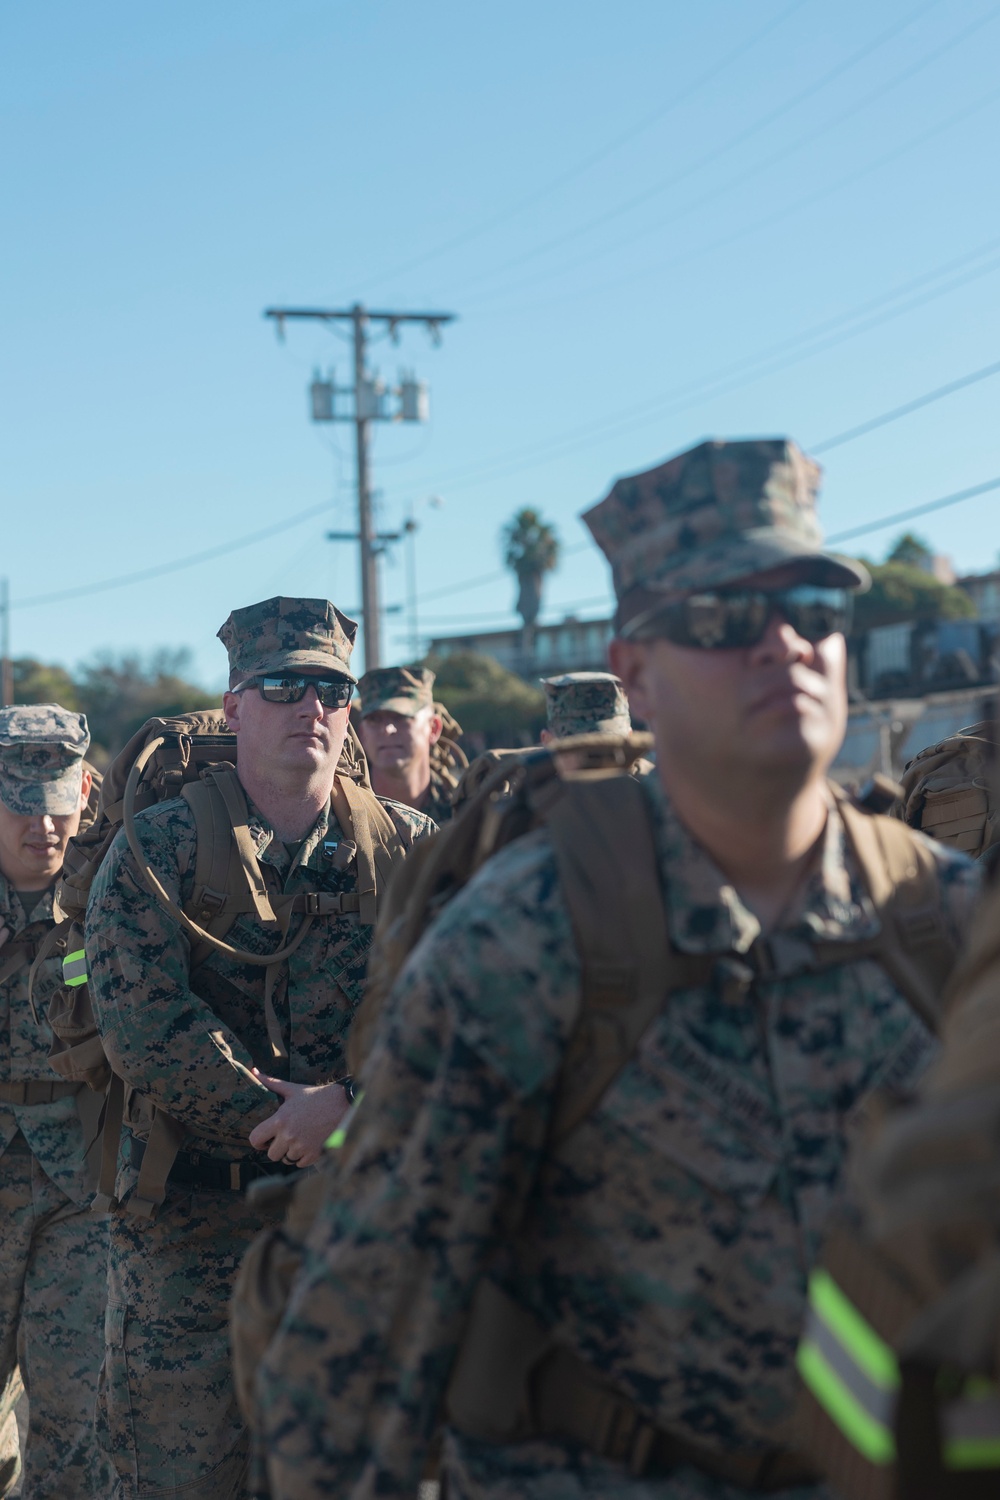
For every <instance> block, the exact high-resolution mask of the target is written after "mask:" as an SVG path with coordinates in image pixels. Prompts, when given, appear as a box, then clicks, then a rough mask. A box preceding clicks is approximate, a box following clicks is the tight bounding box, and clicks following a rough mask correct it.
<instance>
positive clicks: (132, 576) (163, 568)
mask: <svg viewBox="0 0 1000 1500" xmlns="http://www.w3.org/2000/svg"><path fill="white" fill-rule="evenodd" d="M329 508H330V502H329V500H324V501H323V503H322V505H311V506H310V507H309V509H308V510H301V511H299V513H298V515H295V516H287V517H286V518H285V519H284V520H282V521H279V522H277V524H276V525H274V526H265V527H264V529H263V531H254V532H251V533H250V535H249V536H243V537H237V538H236V540H235V541H232V540H230V541H227V542H221V543H220V544H219V545H218V546H217V547H208V548H206V550H205V551H204V552H192V553H189V554H188V556H187V557H176V558H174V560H173V562H166V563H157V564H155V565H154V566H153V567H151V568H142V569H140V570H139V572H137V573H120V574H119V575H118V576H117V577H116V578H104V579H102V580H101V582H100V583H81V584H77V585H76V586H75V587H74V588H69V589H58V590H56V592H55V593H52V594H33V595H32V596H31V597H30V598H28V599H15V600H14V602H13V604H12V605H11V608H12V609H33V608H35V606H36V605H41V604H61V603H62V602H63V600H64V599H82V598H83V597H84V596H85V595H87V594H101V593H104V592H105V591H106V590H108V589H121V588H125V587H126V585H128V584H130V583H144V582H145V581H146V580H147V579H149V578H161V577H162V576H163V574H165V573H178V572H180V571H181V569H182V568H193V567H195V565H196V564H198V563H203V562H211V561H212V559H213V558H216V557H228V556H229V554H230V553H231V552H237V551H239V550H240V548H242V547H252V546H253V544H254V543H255V542H263V541H266V540H267V538H268V537H272V536H277V535H278V534H279V532H283V531H288V530H289V529H290V528H291V527H292V526H301V525H302V523H303V521H309V520H312V519H313V517H315V516H319V515H322V513H323V512H324V511H325V510H329Z"/></svg>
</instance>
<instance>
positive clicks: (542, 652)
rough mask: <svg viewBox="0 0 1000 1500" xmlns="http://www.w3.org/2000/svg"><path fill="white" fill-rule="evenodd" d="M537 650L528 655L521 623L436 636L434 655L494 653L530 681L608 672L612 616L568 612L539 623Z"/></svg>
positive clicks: (489, 654)
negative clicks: (548, 622) (587, 617)
mask: <svg viewBox="0 0 1000 1500" xmlns="http://www.w3.org/2000/svg"><path fill="white" fill-rule="evenodd" d="M534 634H535V640H534V651H533V652H532V653H531V654H530V655H525V651H524V636H523V632H522V630H521V627H520V626H515V627H513V628H512V629H510V630H485V631H479V632H470V633H469V634H467V635H442V636H435V638H434V639H433V640H432V641H431V643H430V647H429V650H430V653H431V654H432V655H433V656H453V655H454V654H455V652H457V651H478V652H480V653H481V654H482V655H483V656H492V657H493V659H494V661H498V662H499V663H500V665H501V666H502V667H506V668H507V670H508V672H516V673H517V675H518V676H519V677H524V678H526V679H528V680H529V681H530V680H531V679H533V678H537V677H550V676H552V675H553V674H554V673H556V672H604V671H606V670H607V666H608V642H609V641H610V639H611V636H612V634H613V629H612V623H611V620H610V619H606V620H578V619H577V618H576V616H575V615H567V616H566V618H565V619H564V620H560V621H559V622H558V623H557V624H555V625H537V626H536V627H535V632H534Z"/></svg>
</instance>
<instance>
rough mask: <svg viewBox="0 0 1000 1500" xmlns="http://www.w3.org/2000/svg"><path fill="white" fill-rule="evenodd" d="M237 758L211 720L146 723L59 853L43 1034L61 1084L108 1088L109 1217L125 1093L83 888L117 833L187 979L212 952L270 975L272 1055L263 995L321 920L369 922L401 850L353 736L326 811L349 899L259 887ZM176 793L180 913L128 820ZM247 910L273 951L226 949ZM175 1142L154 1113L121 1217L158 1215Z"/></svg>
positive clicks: (228, 737)
mask: <svg viewBox="0 0 1000 1500" xmlns="http://www.w3.org/2000/svg"><path fill="white" fill-rule="evenodd" d="M235 756H236V736H235V735H234V734H233V733H232V732H231V731H230V730H229V728H228V726H227V725H226V722H225V720H224V719H223V718H221V717H220V715H219V714H217V713H212V712H198V713H189V714H179V715H177V716H176V717H174V718H169V719H150V720H149V721H148V722H147V723H146V724H144V725H143V726H142V728H141V729H139V730H137V731H136V733H135V734H134V735H133V736H132V738H131V739H130V740H129V742H128V744H127V745H126V746H125V747H124V749H123V750H122V751H121V752H120V753H119V754H118V755H117V756H116V757H115V759H114V761H113V762H112V764H111V765H110V767H109V768H108V771H107V773H106V775H105V777H104V783H103V786H102V789H101V798H100V804H99V807H98V812H97V816H96V818H95V819H94V822H93V823H92V824H91V826H90V827H89V828H87V829H86V830H85V831H82V832H81V833H80V834H78V836H77V837H76V838H75V839H72V840H71V841H70V844H69V847H68V849H67V852H66V861H65V865H64V869H63V875H62V879H61V880H60V882H59V886H58V888H57V891H56V916H57V918H58V919H59V925H58V926H57V927H56V928H55V929H54V931H53V942H55V941H60V942H63V943H64V944H65V958H64V960H63V987H62V989H61V990H57V991H56V992H55V994H54V995H53V997H52V999H51V1001H50V1004H49V1024H50V1025H51V1027H52V1032H53V1044H52V1049H51V1052H50V1059H49V1060H50V1062H51V1063H52V1066H53V1067H54V1068H55V1069H56V1070H57V1071H58V1072H59V1073H61V1074H62V1075H63V1077H64V1078H67V1079H71V1080H73V1081H74V1082H81V1083H86V1084H88V1085H89V1086H90V1087H91V1088H92V1089H94V1090H97V1091H99V1092H104V1091H105V1090H107V1102H106V1107H105V1119H104V1151H103V1157H102V1164H101V1179H100V1184H99V1188H98V1195H97V1198H96V1199H95V1205H94V1206H95V1207H96V1208H101V1209H107V1208H113V1207H115V1206H116V1204H115V1199H114V1183H115V1172H116V1159H117V1148H118V1139H119V1135H120V1132H121V1125H122V1120H123V1116H124V1108H125V1090H126V1086H125V1084H124V1082H123V1080H122V1079H120V1078H118V1077H117V1076H115V1075H113V1074H112V1071H111V1068H110V1065H109V1063H108V1060H107V1058H106V1057H105V1054H104V1048H103V1046H102V1044H101V1038H100V1033H99V1031H98V1028H97V1023H96V1019H95V1017H94V1012H93V1007H92V1004H91V998H90V986H89V983H88V969H87V955H86V952H85V949H84V942H83V924H84V917H85V915H86V910H87V898H88V896H89V894H90V888H91V886H92V884H93V881H94V878H95V876H96V874H97V871H98V870H99V868H100V866H101V865H102V863H103V862H104V860H105V858H106V857H107V854H108V852H109V850H110V848H111V845H112V843H113V842H114V840H115V838H116V837H117V836H118V834H119V832H120V831H121V830H122V829H124V832H125V836H126V838H127V840H128V843H129V847H130V849H131V851H132V854H133V857H134V859H135V862H136V865H137V867H138V871H139V874H140V877H141V878H142V880H143V881H144V883H145V884H146V886H147V888H148V890H149V891H150V893H151V895H152V896H153V897H154V898H155V899H156V900H157V901H158V902H159V904H160V905H161V906H162V907H163V908H164V910H165V911H166V912H167V913H168V915H169V916H171V917H172V918H173V920H174V921H175V922H176V923H177V924H178V926H180V927H181V928H183V930H184V931H185V932H186V933H187V935H188V937H189V939H190V942H191V970H192V972H193V971H195V970H196V969H197V968H198V967H199V966H200V965H201V964H203V963H204V962H205V960H206V959H207V958H208V957H209V955H210V954H211V953H212V952H214V951H221V952H222V953H224V954H226V955H228V956H229V957H231V958H233V959H235V960H237V961H238V962H240V963H244V964H252V965H253V966H255V967H262V968H264V969H266V970H267V980H266V983H265V990H264V1008H265V1012H266V1014H267V1021H268V1032H269V1034H270V1035H271V1037H272V1040H273V1041H275V1045H276V1046H278V1047H280V1046H281V1045H282V1043H281V1030H280V1026H279V1024H278V1021H277V1016H276V1015H275V1014H274V1007H273V1001H272V998H271V997H272V993H273V989H274V982H275V979H276V977H277V974H278V969H279V966H280V965H281V964H283V963H284V962H285V961H286V960H287V958H288V957H289V955H290V954H291V953H293V952H294V951H295V949H296V948H297V947H298V946H299V944H300V943H301V942H302V940H303V939H304V938H305V936H306V933H307V932H308V931H309V929H310V928H311V927H312V925H313V923H314V922H315V921H316V920H318V919H320V918H324V917H333V916H339V915H341V914H342V913H343V912H348V911H349V912H357V913H358V915H359V918H360V920H361V921H362V922H365V923H371V924H374V922H375V917H376V912H377V907H378V898H379V895H380V893H381V891H382V890H383V889H384V888H385V885H386V883H387V881H388V877H389V874H390V872H391V870H392V868H393V866H394V864H395V863H396V862H397V859H398V856H399V855H400V853H401V852H402V846H401V844H400V842H399V838H398V835H397V834H396V830H395V826H394V824H393V823H392V820H391V819H390V817H389V816H388V814H387V813H386V812H385V809H384V808H383V807H382V805H381V803H380V802H379V801H378V798H377V797H376V796H375V794H374V792H373V791H372V790H371V784H370V782H369V780H368V769H367V763H366V761H365V758H364V754H363V752H362V750H361V746H360V743H359V742H358V739H357V737H356V735H355V734H354V731H353V730H349V732H348V736H347V739H346V741H345V743H344V749H343V752H342V754H341V759H340V764H339V766H338V770H337V781H336V784H335V787H334V793H333V802H334V810H335V812H336V814H337V820H338V822H339V823H340V826H341V829H342V830H343V834H344V837H343V839H342V840H341V844H340V846H339V849H338V857H342V858H343V859H344V861H345V863H346V862H347V861H348V860H351V861H353V862H354V863H355V867H356V870H357V885H358V889H357V892H351V893H344V894H338V895H333V894H327V893H324V892H303V893H299V894H297V895H294V896H291V895H284V894H282V893H280V892H275V891H274V890H272V889H269V886H268V881H267V878H266V876H265V873H264V868H263V867H262V866H261V865H260V863H259V862H258V860H257V857H256V854H255V852H254V848H253V843H252V840H251V838H250V834H249V831H248V828H247V818H248V809H247V803H246V797H245V795H244V793H243V789H242V786H241V785H240V782H239V778H238V777H237V775H236V768H235V765H234V761H235ZM177 796H181V797H183V798H184V799H185V801H186V802H187V803H188V805H189V807H190V809H191V812H192V815H193V817H194V822H195V829H196V840H197V852H196V855H195V869H194V888H193V891H192V895H191V899H190V901H189V902H187V903H185V905H184V906H183V907H181V906H179V905H178V904H177V903H176V902H175V901H174V900H173V899H172V897H171V896H170V895H169V893H168V892H167V891H166V890H165V888H164V887H163V885H162V883H161V881H160V879H159V877H158V875H157V874H156V871H155V870H153V869H152V868H151V867H150V865H149V863H148V861H147V859H146V856H145V854H144V852H143V849H142V844H141V839H140V833H139V829H138V828H137V825H136V822H135V815H136V813H137V812H141V811H142V810H143V809H144V808H147V807H152V806H153V805H154V804H156V803H158V802H164V801H166V800H167V799H169V798H171V797H177ZM250 912H252V913H254V914H255V915H256V916H257V918H258V919H259V920H260V921H261V923H262V924H263V925H264V926H266V927H268V928H270V929H272V930H274V931H275V932H276V933H280V935H281V938H282V942H281V944H280V946H279V947H278V949H277V950H276V951H275V952H273V953H269V954H264V955H262V954H259V953H251V952H247V951H244V950H242V949H239V948H234V947H232V946H231V944H229V943H228V942H227V941H226V934H227V933H228V931H229V929H230V928H231V927H232V925H233V923H234V922H235V921H236V919H237V917H238V916H240V914H241V913H250ZM293 917H298V919H299V925H298V927H297V929H296V930H295V932H294V935H293V936H291V937H290V938H289V937H288V934H289V931H290V927H291V923H292V919H293ZM49 951H51V949H50V950H49ZM220 1045H221V1043H220ZM182 1133H183V1132H182V1128H181V1126H180V1125H179V1124H178V1123H177V1122H176V1121H174V1120H172V1119H171V1118H170V1116H168V1115H166V1114H164V1112H163V1111H162V1110H158V1109H154V1110H153V1115H152V1122H151V1126H150V1133H149V1140H148V1143H147V1147H146V1152H145V1154H144V1156H143V1164H142V1171H141V1174H140V1179H139V1183H138V1186H137V1188H136V1191H135V1193H134V1194H133V1196H132V1197H131V1198H130V1200H129V1204H128V1207H129V1211H130V1212H131V1213H135V1214H144V1215H147V1216H152V1215H153V1214H154V1213H155V1212H156V1209H157V1208H158V1206H159V1204H160V1203H161V1202H162V1201H163V1195H164V1192H165V1189H166V1181H167V1177H168V1175H169V1172H170V1168H171V1166H172V1165H173V1162H174V1158H175V1157H176V1155H177V1151H178V1149H179V1145H180V1140H181V1136H182Z"/></svg>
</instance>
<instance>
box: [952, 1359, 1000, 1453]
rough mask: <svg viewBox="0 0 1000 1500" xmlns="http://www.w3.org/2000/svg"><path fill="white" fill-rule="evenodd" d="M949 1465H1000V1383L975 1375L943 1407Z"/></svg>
mask: <svg viewBox="0 0 1000 1500" xmlns="http://www.w3.org/2000/svg"><path fill="white" fill-rule="evenodd" d="M941 1430H942V1456H943V1459H944V1466H945V1468H946V1469H1000V1387H997V1386H995V1385H992V1384H991V1383H990V1382H989V1381H988V1380H984V1379H982V1378H981V1377H979V1376H973V1377H972V1378H970V1379H969V1380H967V1381H966V1382H965V1387H964V1390H963V1392H962V1394H961V1396H959V1397H958V1399H957V1400H956V1401H949V1402H947V1403H946V1404H945V1406H944V1407H943V1408H942V1411H941Z"/></svg>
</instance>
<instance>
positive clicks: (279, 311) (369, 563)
mask: <svg viewBox="0 0 1000 1500" xmlns="http://www.w3.org/2000/svg"><path fill="white" fill-rule="evenodd" d="M264 316H265V318H271V319H272V320H273V321H274V323H275V325H276V327H277V331H278V336H279V338H280V337H283V336H284V328H285V323H286V321H288V320H290V319H293V318H295V319H301V320H304V321H313V322H320V323H333V322H347V323H350V324H351V325H352V327H353V335H354V415H353V418H352V420H353V422H354V428H355V436H356V446H357V474H358V540H359V541H360V543H361V603H362V610H363V615H364V624H365V637H364V639H365V666H366V668H369V669H370V668H372V667H377V666H380V665H381V657H382V650H381V628H380V619H379V602H378V583H379V580H378V566H377V560H378V551H379V547H378V543H379V542H385V541H386V540H388V538H386V537H379V536H377V535H376V532H375V527H374V524H373V514H372V493H371V483H370V478H369V473H368V428H369V424H370V422H371V421H372V420H373V418H374V417H375V416H377V415H378V413H377V411H372V410H370V409H369V406H370V403H367V402H363V400H362V395H363V393H364V392H365V391H367V390H368V388H369V386H370V384H371V382H370V381H369V379H368V376H367V373H366V366H365V349H366V344H367V338H368V329H369V326H370V325H371V324H372V323H384V324H386V325H387V326H388V329H389V333H390V335H391V336H392V337H393V338H394V339H395V336H396V331H397V329H398V327H399V325H400V324H401V323H423V324H424V326H425V327H426V329H427V330H428V332H429V333H430V336H431V338H432V339H433V341H434V342H435V343H436V344H438V343H440V342H441V329H442V327H443V325H444V324H445V323H452V322H454V319H455V314H454V313H448V312H387V311H385V310H382V309H369V308H366V307H363V306H362V305H361V303H360V302H356V303H355V304H354V306H353V307H268V308H265V310H264ZM410 384H411V385H412V384H413V382H410ZM330 389H331V391H332V384H331V387H330ZM331 401H332V396H331ZM404 406H405V401H404ZM404 419H405V420H415V421H420V420H426V417H421V416H420V401H419V396H417V398H415V401H414V404H413V408H412V413H411V415H410V416H407V415H406V412H405V411H404ZM322 420H325V421H328V420H333V416H332V407H331V414H330V415H329V416H324V417H323V418H322ZM394 539H395V538H394Z"/></svg>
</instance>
